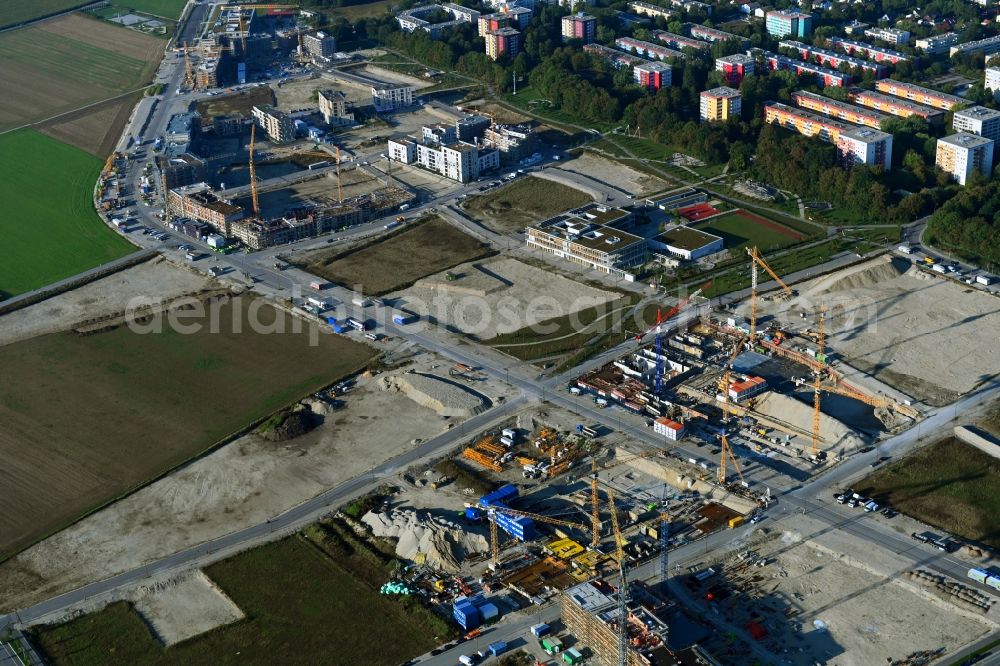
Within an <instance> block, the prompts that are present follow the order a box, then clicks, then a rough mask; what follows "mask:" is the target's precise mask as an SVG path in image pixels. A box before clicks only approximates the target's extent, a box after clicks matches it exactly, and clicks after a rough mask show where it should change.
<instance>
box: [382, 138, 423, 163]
mask: <svg viewBox="0 0 1000 666" xmlns="http://www.w3.org/2000/svg"><path fill="white" fill-rule="evenodd" d="M388 148H389V149H388V151H387V152H388V154H389V159H390V160H395V161H396V162H401V163H403V164H413V163H414V162H415V161H416V160H417V142H416V141H414V140H413V139H389V145H388Z"/></svg>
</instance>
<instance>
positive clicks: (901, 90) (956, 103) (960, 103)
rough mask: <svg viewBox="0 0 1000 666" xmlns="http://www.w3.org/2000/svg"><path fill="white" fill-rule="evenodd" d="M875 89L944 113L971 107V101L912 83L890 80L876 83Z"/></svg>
mask: <svg viewBox="0 0 1000 666" xmlns="http://www.w3.org/2000/svg"><path fill="white" fill-rule="evenodd" d="M875 89H876V90H878V91H879V92H883V93H886V94H887V95H895V96H896V97H900V98H902V99H908V100H910V101H911V102H916V103H917V104H923V105H925V106H931V107H934V108H935V109H941V110H942V111H951V110H952V109H959V108H962V107H964V106H968V105H969V101H968V100H967V99H965V98H963V97H958V96H957V95H949V94H947V93H943V92H938V91H937V90H931V89H930V88H924V87H922V86H916V85H913V84H912V83H903V82H902V81H891V80H888V79H883V80H882V81H876V82H875Z"/></svg>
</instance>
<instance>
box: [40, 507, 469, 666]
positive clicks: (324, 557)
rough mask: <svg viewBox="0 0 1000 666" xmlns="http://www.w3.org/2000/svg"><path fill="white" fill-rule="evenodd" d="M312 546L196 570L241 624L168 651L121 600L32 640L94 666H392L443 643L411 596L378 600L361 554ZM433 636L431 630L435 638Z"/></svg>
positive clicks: (373, 569)
mask: <svg viewBox="0 0 1000 666" xmlns="http://www.w3.org/2000/svg"><path fill="white" fill-rule="evenodd" d="M316 530H317V528H316V527H313V528H310V530H309V531H311V532H315V531H316ZM314 543H315V542H310V541H307V540H305V539H303V538H301V537H289V538H287V539H285V540H284V541H279V542H277V543H273V544H269V545H266V546H261V547H260V548H256V549H254V550H251V551H249V552H246V553H243V554H241V555H237V556H236V557H233V558H231V559H229V560H225V561H223V562H219V563H218V564H214V565H212V566H210V567H208V568H207V569H206V570H205V573H206V574H207V575H208V577H209V578H211V579H212V580H213V581H214V582H215V583H216V584H217V585H218V586H219V587H220V588H222V590H223V591H224V592H225V593H226V594H227V595H228V596H229V598H230V599H232V600H233V601H234V602H235V603H236V605H237V606H239V607H240V609H242V611H243V612H244V614H245V615H246V619H245V620H242V621H239V622H236V623H234V624H231V625H228V626H223V627H219V628H217V629H215V630H213V631H209V632H208V633H205V634H202V635H201V636H195V637H194V638H191V639H189V640H187V641H185V642H183V643H178V644H177V645H174V646H171V647H169V648H163V647H162V646H161V645H160V644H159V643H158V642H156V640H155V639H154V638H153V636H152V635H151V634H150V632H149V629H148V627H147V625H146V624H145V622H144V621H143V619H142V617H141V616H140V615H139V614H138V613H137V612H136V611H135V610H133V609H132V608H131V607H130V606H128V605H126V604H124V603H118V604H114V605H112V606H109V607H108V608H106V609H104V610H103V611H101V612H99V613H94V614H91V615H86V616H84V617H82V618H79V619H76V620H72V621H70V622H68V623H66V624H62V625H57V626H53V627H42V628H40V629H38V630H37V631H36V632H34V636H35V639H36V640H37V642H38V644H39V646H40V647H41V649H42V651H43V652H44V653H45V656H46V657H47V661H48V662H49V663H51V664H53V665H54V666H62V665H63V664H73V665H75V666H84V665H91V664H92V665H93V666H98V665H102V664H107V663H109V661H108V660H109V654H113V658H112V659H111V661H112V662H114V663H117V664H129V665H130V666H152V665H157V666H159V665H161V664H163V665H167V664H184V663H187V664H269V663H281V664H318V663H322V664H330V665H334V666H336V665H344V666H347V665H348V664H350V665H354V664H357V665H361V664H364V665H365V666H397V665H398V664H400V663H402V662H404V661H406V660H407V659H408V658H412V657H414V656H416V655H418V654H421V653H423V652H426V651H427V650H430V649H431V648H432V647H433V646H434V645H435V644H437V643H439V642H442V641H443V640H445V639H447V638H450V637H451V636H450V635H449V634H448V633H447V632H448V627H447V626H445V625H444V622H443V620H442V619H440V618H436V617H432V613H431V612H430V611H428V610H426V609H424V608H423V607H421V606H420V605H419V602H417V601H416V600H415V599H413V598H398V597H397V598H392V597H388V596H385V595H381V594H379V593H378V585H379V584H381V583H382V582H384V581H385V580H387V579H388V572H387V571H386V570H383V569H381V567H379V566H378V565H376V564H370V563H369V564H366V563H365V562H358V561H357V560H359V559H360V557H359V556H360V555H362V553H357V554H356V555H355V553H356V551H354V552H352V550H353V549H351V547H350V546H347V551H345V550H344V548H338V550H337V551H336V552H335V553H333V552H328V549H327V548H326V547H323V546H317V545H314ZM345 545H346V544H345ZM375 561H376V562H377V560H375ZM359 569H369V570H370V571H367V572H366V571H359ZM366 574H369V575H366ZM372 576H375V579H374V580H370V579H371V578H372ZM376 581H377V582H376ZM435 631H440V632H441V633H439V634H437V638H438V640H434V638H435V634H434V632H435ZM237 655H238V657H239V658H237ZM317 655H322V657H321V658H320V657H318V656H317ZM407 663H408V662H407Z"/></svg>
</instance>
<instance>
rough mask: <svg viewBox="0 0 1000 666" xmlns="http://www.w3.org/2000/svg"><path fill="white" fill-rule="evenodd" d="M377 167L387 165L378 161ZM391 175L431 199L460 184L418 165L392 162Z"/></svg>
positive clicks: (454, 188)
mask: <svg viewBox="0 0 1000 666" xmlns="http://www.w3.org/2000/svg"><path fill="white" fill-rule="evenodd" d="M378 167H379V169H382V170H383V171H384V170H386V169H387V168H388V167H387V166H386V163H385V161H382V162H379V164H378ZM392 177H393V178H395V179H397V180H398V181H400V182H401V183H403V184H404V185H406V186H407V187H408V188H409V189H411V190H413V191H414V192H416V193H417V194H418V195H421V196H422V198H424V199H431V198H436V197H440V196H443V195H445V194H447V193H448V192H450V191H452V190H457V189H458V188H459V187H461V185H459V184H458V183H456V182H455V181H453V180H451V179H449V178H445V177H444V176H442V175H441V174H439V173H434V172H433V171H428V170H427V169H421V168H420V167H418V166H412V165H401V164H396V163H393V165H392Z"/></svg>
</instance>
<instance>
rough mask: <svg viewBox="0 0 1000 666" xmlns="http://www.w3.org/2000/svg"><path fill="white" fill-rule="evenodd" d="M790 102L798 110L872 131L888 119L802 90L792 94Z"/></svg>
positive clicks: (871, 111) (874, 112)
mask: <svg viewBox="0 0 1000 666" xmlns="http://www.w3.org/2000/svg"><path fill="white" fill-rule="evenodd" d="M792 101H793V102H795V105H796V106H798V107H799V108H802V109H807V110H809V111H815V112H817V113H822V114H823V115H826V116H830V117H831V118H836V119H837V120H843V121H845V122H849V123H854V124H855V125H864V126H865V127H871V128H872V129H880V128H881V127H882V123H883V122H885V121H886V120H888V119H889V116H886V115H883V114H881V113H879V112H878V111H874V110H872V109H868V108H865V107H863V106H855V105H853V104H848V103H847V102H841V101H840V100H836V99H830V98H829V97H824V96H823V95H817V94H816V93H811V92H806V91H804V90H797V91H795V92H793V93H792Z"/></svg>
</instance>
